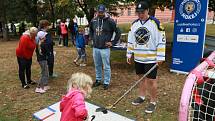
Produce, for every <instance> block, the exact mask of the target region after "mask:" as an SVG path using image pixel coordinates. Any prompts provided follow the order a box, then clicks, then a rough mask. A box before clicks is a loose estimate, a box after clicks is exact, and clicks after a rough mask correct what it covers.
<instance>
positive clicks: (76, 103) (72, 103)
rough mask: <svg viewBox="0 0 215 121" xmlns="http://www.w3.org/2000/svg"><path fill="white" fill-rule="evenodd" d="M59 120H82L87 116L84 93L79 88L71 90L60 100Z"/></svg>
mask: <svg viewBox="0 0 215 121" xmlns="http://www.w3.org/2000/svg"><path fill="white" fill-rule="evenodd" d="M60 111H61V112H62V114H61V119H60V121H83V120H84V119H85V118H86V117H87V115H88V114H87V110H86V106H85V102H84V95H83V93H82V92H81V91H79V90H71V91H69V92H68V93H67V95H66V96H63V98H62V100H61V102H60Z"/></svg>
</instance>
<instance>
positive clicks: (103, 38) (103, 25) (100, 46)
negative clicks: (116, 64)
mask: <svg viewBox="0 0 215 121" xmlns="http://www.w3.org/2000/svg"><path fill="white" fill-rule="evenodd" d="M114 32H115V33H116V35H115V37H114V40H111V38H112V36H113V33H114ZM120 35H121V33H120V30H119V29H118V28H117V26H116V23H115V22H114V20H113V19H111V18H110V16H108V15H107V13H106V10H105V6H104V5H99V6H98V15H97V17H95V18H94V19H93V20H92V21H91V23H90V38H91V39H92V40H93V59H94V64H95V71H96V81H95V83H94V84H93V87H98V86H99V85H101V80H102V68H104V84H103V88H104V89H105V90H107V89H108V88H109V84H110V80H111V68H110V47H112V46H113V45H115V44H116V43H117V41H118V40H119V38H120Z"/></svg>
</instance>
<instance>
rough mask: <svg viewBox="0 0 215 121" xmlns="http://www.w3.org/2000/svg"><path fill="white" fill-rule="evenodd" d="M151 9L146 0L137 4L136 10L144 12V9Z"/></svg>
mask: <svg viewBox="0 0 215 121" xmlns="http://www.w3.org/2000/svg"><path fill="white" fill-rule="evenodd" d="M146 9H149V4H148V3H147V2H145V1H141V2H139V3H137V5H136V12H143V11H144V10H146Z"/></svg>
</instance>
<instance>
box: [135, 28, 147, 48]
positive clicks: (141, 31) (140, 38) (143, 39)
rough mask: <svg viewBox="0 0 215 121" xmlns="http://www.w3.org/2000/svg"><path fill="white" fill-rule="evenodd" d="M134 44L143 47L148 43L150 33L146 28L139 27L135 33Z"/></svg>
mask: <svg viewBox="0 0 215 121" xmlns="http://www.w3.org/2000/svg"><path fill="white" fill-rule="evenodd" d="M135 38H136V43H137V44H139V45H145V44H147V42H148V41H149V38H150V32H149V30H148V29H147V28H146V27H140V28H138V29H137V30H136V32H135Z"/></svg>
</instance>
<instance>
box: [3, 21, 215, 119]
mask: <svg viewBox="0 0 215 121" xmlns="http://www.w3.org/2000/svg"><path fill="white" fill-rule="evenodd" d="M164 26H165V27H166V32H167V36H168V37H169V38H170V37H171V36H170V35H171V33H172V28H173V27H172V25H171V24H170V25H167V24H166V25H164ZM125 29H126V27H125ZM213 30H215V25H208V27H207V34H210V35H215V34H214V31H213ZM17 44H18V40H13V41H8V42H1V41H0V58H1V59H0V65H1V67H0V82H1V84H0V97H1V98H0V102H1V103H0V121H30V120H33V119H32V114H33V113H34V112H36V111H38V110H40V109H43V108H45V107H47V106H48V105H51V104H54V103H55V102H57V101H59V100H60V98H61V96H62V95H63V94H65V93H66V84H67V80H68V79H69V77H70V76H71V74H73V73H75V72H85V73H87V74H89V75H91V76H92V78H93V79H95V70H94V65H93V61H92V60H93V59H92V49H91V48H87V55H88V65H87V67H77V66H75V65H74V64H73V60H74V59H75V57H76V49H75V48H74V47H69V48H65V47H58V46H56V47H55V51H56V52H57V55H56V59H55V72H56V73H57V74H58V75H59V77H58V78H56V79H52V80H50V81H49V84H50V86H51V89H50V90H49V91H48V92H47V93H45V94H43V95H41V94H36V93H35V92H34V90H35V87H36V85H33V86H31V88H30V89H28V90H24V89H22V88H21V83H20V81H19V79H18V65H17V60H16V56H15V49H16V46H17ZM170 63H171V48H167V61H166V62H165V63H164V64H163V65H162V66H161V67H160V68H159V70H158V77H159V78H158V79H159V81H158V107H157V110H156V112H155V113H154V114H152V115H146V114H145V113H144V112H143V110H144V107H145V106H147V103H148V99H149V98H148V97H147V101H146V102H145V103H143V104H142V105H140V106H137V107H136V106H132V105H131V101H132V100H133V99H134V98H135V97H136V96H137V88H136V89H134V90H133V91H132V92H131V93H130V94H128V95H127V96H126V98H125V99H123V100H122V101H121V102H120V103H119V104H118V105H117V106H116V109H114V110H112V111H114V112H117V113H119V114H122V115H125V116H127V117H132V118H136V119H137V121H144V120H145V121H177V118H178V107H179V101H180V94H181V90H182V88H183V84H184V80H185V78H186V76H185V75H176V74H174V73H170V72H169V66H170ZM111 68H112V79H111V87H110V89H109V90H108V91H104V90H103V89H102V88H96V89H94V90H93V93H92V96H91V98H90V99H88V100H89V101H90V102H93V103H95V104H97V105H101V106H107V105H110V104H112V103H113V102H114V101H115V100H116V99H117V98H118V97H119V96H121V95H122V94H123V93H124V92H125V90H127V89H128V88H129V87H130V86H131V85H132V84H133V83H134V82H135V80H137V78H136V76H135V72H134V65H131V66H129V65H127V64H126V58H125V51H111ZM39 75H40V67H39V64H38V63H37V62H36V58H35V55H34V57H33V64H32V79H33V80H38V79H39ZM127 109H129V110H131V112H126V111H125V110H127Z"/></svg>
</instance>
